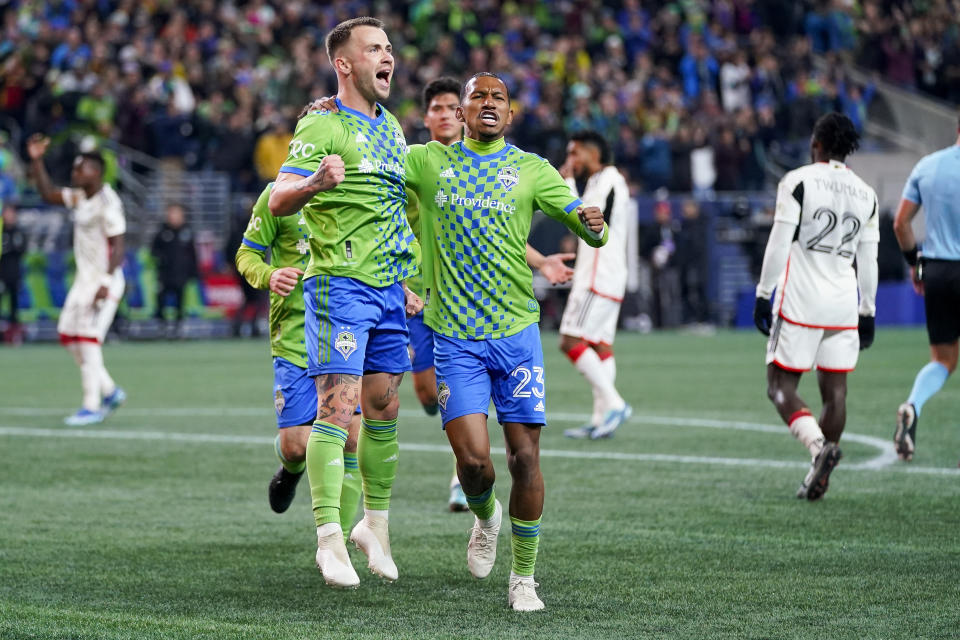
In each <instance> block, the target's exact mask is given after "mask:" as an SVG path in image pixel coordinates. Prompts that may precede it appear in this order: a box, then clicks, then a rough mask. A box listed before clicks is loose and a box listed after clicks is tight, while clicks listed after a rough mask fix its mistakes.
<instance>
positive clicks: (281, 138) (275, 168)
mask: <svg viewBox="0 0 960 640" xmlns="http://www.w3.org/2000/svg"><path fill="white" fill-rule="evenodd" d="M291 140H293V132H292V131H290V125H288V124H287V121H286V118H284V117H283V116H281V115H280V114H278V113H276V114H274V115H273V116H272V118H271V120H270V126H269V128H268V129H267V130H266V131H264V132H263V133H262V134H260V137H259V138H258V139H257V145H256V148H255V149H254V151H253V161H254V164H255V165H256V167H257V176H258V177H259V178H260V180H262V181H263V182H270V181H271V180H273V179H274V178H276V177H277V174H278V173H279V172H280V167H281V166H283V161H284V160H286V159H287V152H288V151H289V146H290V141H291Z"/></svg>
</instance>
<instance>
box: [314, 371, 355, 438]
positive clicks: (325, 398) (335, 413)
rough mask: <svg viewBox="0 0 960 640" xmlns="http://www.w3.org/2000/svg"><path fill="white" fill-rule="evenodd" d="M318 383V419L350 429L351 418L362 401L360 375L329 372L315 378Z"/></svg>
mask: <svg viewBox="0 0 960 640" xmlns="http://www.w3.org/2000/svg"><path fill="white" fill-rule="evenodd" d="M315 381H316V385H317V420H322V421H324V422H330V423H333V424H335V425H337V426H338V427H341V428H342V429H345V430H346V429H349V427H350V420H351V419H352V418H353V414H354V412H355V411H356V409H357V404H358V403H359V401H360V376H358V375H352V374H349V373H328V374H323V375H319V376H317V377H316V378H315Z"/></svg>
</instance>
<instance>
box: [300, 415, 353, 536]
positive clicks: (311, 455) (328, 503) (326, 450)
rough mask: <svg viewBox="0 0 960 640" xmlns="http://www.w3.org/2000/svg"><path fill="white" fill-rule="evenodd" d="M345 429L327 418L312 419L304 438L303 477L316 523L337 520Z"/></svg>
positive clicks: (341, 482) (320, 523) (341, 481)
mask: <svg viewBox="0 0 960 640" xmlns="http://www.w3.org/2000/svg"><path fill="white" fill-rule="evenodd" d="M346 441H347V431H346V429H341V428H340V427H338V426H337V425H335V424H330V423H329V422H320V421H319V420H318V421H316V422H314V423H313V431H311V432H310V439H309V440H307V477H308V478H309V479H310V496H311V498H312V499H313V518H314V520H316V521H317V526H318V527H319V526H320V525H323V524H327V523H330V522H336V523H339V522H340V489H341V487H342V486H343V443H344V442H346Z"/></svg>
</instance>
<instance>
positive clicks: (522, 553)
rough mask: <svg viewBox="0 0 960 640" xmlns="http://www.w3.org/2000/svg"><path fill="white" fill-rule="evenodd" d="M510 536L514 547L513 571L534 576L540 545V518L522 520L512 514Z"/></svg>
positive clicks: (520, 574) (521, 574)
mask: <svg viewBox="0 0 960 640" xmlns="http://www.w3.org/2000/svg"><path fill="white" fill-rule="evenodd" d="M510 529H511V531H512V534H513V535H512V536H511V538H510V540H511V542H512V545H511V546H512V547H513V572H514V573H515V574H516V575H518V576H532V575H533V568H534V566H535V565H536V564H537V548H538V547H539V546H540V518H537V519H536V520H520V519H519V518H514V517H513V516H510Z"/></svg>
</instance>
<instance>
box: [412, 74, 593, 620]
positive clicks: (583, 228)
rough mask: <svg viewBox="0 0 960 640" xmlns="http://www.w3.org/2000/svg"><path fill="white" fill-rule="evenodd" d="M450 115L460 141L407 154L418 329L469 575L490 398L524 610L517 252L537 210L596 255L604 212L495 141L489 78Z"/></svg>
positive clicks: (526, 313) (514, 588)
mask: <svg viewBox="0 0 960 640" xmlns="http://www.w3.org/2000/svg"><path fill="white" fill-rule="evenodd" d="M457 118H458V120H460V121H462V122H463V123H464V124H465V126H466V131H465V138H464V140H463V141H462V142H457V143H454V144H452V145H450V146H446V145H443V144H441V143H439V142H429V143H427V144H426V145H416V146H414V147H412V148H411V149H410V153H409V154H408V156H407V186H408V187H409V188H410V189H412V190H413V191H415V192H416V194H417V197H418V198H419V200H420V207H421V210H420V218H421V219H420V222H421V225H422V233H423V235H422V239H423V246H424V257H425V260H424V268H423V275H424V296H425V303H426V307H425V308H426V313H425V320H426V324H427V325H428V326H429V327H430V328H431V329H433V330H434V332H435V336H434V361H435V364H436V375H437V398H438V402H439V405H440V413H441V417H442V420H443V424H444V428H445V429H446V433H447V437H448V439H449V441H450V445H451V446H452V448H453V451H454V454H455V455H456V458H457V471H458V474H459V477H460V482H461V484H462V486H463V490H464V493H465V494H466V497H467V503H468V504H469V505H470V510H471V511H473V513H474V515H475V516H476V518H475V522H474V527H473V531H472V532H471V535H470V541H469V543H468V546H467V566H468V567H469V569H470V571H471V573H472V574H473V575H474V576H476V577H477V578H484V577H486V576H487V575H489V573H490V571H491V569H492V568H493V564H494V561H495V560H496V549H497V536H498V534H499V531H500V522H501V517H502V508H501V506H500V502H499V501H498V500H497V499H496V496H495V493H494V487H493V485H494V469H493V462H492V460H491V459H490V439H489V437H488V435H487V407H488V405H489V403H490V400H491V397H492V398H493V402H494V405H495V407H496V409H497V419H498V421H499V422H500V423H501V424H502V425H503V431H504V437H505V440H506V448H507V464H508V467H509V469H510V474H511V476H512V478H513V485H512V489H511V494H510V522H511V528H512V533H513V536H512V542H513V565H512V571H511V573H510V582H509V586H508V602H509V604H510V606H511V608H513V609H514V610H517V611H535V610H539V609H542V608H543V606H544V605H543V602H542V601H541V600H540V598H539V597H538V596H537V592H536V586H537V585H536V583H535V582H534V579H533V575H534V566H535V563H536V557H537V548H538V545H539V535H540V517H541V514H542V511H543V495H544V486H543V476H542V474H541V472H540V462H539V452H540V429H541V427H543V425H544V424H545V423H546V417H545V405H544V402H545V394H544V368H543V351H542V348H541V344H540V334H539V329H538V327H537V320H538V319H539V307H538V305H537V301H536V299H535V298H534V296H533V283H532V274H531V272H530V269H529V268H528V267H527V265H526V264H525V250H524V244H525V242H526V239H527V236H528V234H529V232H530V221H531V218H532V216H533V212H534V210H535V209H542V210H543V211H544V212H545V213H546V214H547V215H549V216H550V217H552V218H555V219H558V220H560V221H562V222H563V223H564V224H565V225H566V226H567V227H569V228H570V229H571V230H573V231H574V232H575V233H576V234H577V235H579V236H581V237H584V238H588V239H589V240H588V241H589V242H591V243H593V244H594V245H597V246H599V245H602V244H603V243H605V242H606V240H607V228H606V225H605V224H604V222H603V213H602V212H601V211H600V210H599V209H598V208H596V207H587V208H584V207H582V206H581V204H582V203H581V202H580V200H579V199H577V198H576V197H574V196H573V194H572V193H571V192H570V188H569V186H567V184H566V183H565V182H564V180H563V178H561V177H560V174H559V173H557V171H556V169H554V168H553V167H551V166H550V165H549V163H547V162H546V160H544V159H543V158H540V157H539V156H535V155H533V154H529V153H525V152H523V151H521V150H520V149H517V148H516V147H514V146H513V145H508V144H507V143H506V141H505V140H504V138H503V132H504V130H505V129H506V127H507V125H509V124H510V121H511V120H512V118H513V111H512V109H511V108H510V99H509V95H508V92H507V87H506V85H505V84H504V83H503V81H502V80H500V78H498V77H497V76H495V75H493V74H490V73H480V74H477V75H475V76H474V77H472V78H471V79H470V80H469V81H468V82H467V84H466V85H465V87H464V90H463V93H462V94H461V97H460V107H458V109H457Z"/></svg>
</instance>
